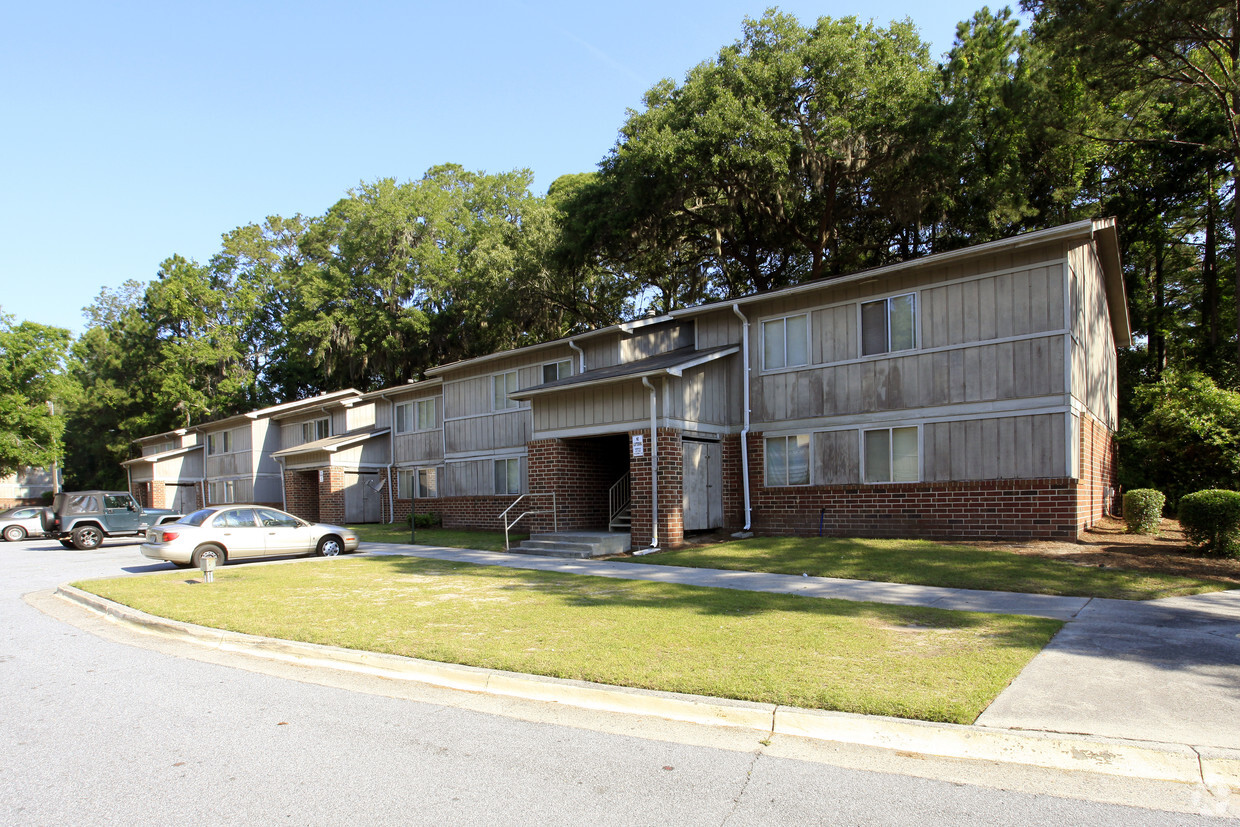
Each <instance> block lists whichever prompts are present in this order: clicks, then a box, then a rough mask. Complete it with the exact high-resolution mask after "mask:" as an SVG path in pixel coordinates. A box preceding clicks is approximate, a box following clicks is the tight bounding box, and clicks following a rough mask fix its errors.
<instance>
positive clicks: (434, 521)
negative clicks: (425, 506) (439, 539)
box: [405, 511, 441, 528]
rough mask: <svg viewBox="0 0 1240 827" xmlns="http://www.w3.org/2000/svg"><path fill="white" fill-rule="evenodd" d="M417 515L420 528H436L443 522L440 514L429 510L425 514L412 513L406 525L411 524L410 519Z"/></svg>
mask: <svg viewBox="0 0 1240 827" xmlns="http://www.w3.org/2000/svg"><path fill="white" fill-rule="evenodd" d="M415 517H416V519H417V521H418V523H417V527H418V528H435V527H436V526H438V525H439V524H440V522H441V520H440V519H439V515H438V514H436V513H435V512H433V511H428V512H426V513H425V514H416V515H415V514H410V515H409V519H407V520H405V525H411V522H410V521H411V520H413V519H415Z"/></svg>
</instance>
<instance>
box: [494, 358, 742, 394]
mask: <svg viewBox="0 0 1240 827" xmlns="http://www.w3.org/2000/svg"><path fill="white" fill-rule="evenodd" d="M740 349H741V346H740V345H723V346H721V347H715V348H710V349H708V350H695V349H693V348H681V349H679V350H673V351H669V352H667V353H660V354H658V355H656V356H648V357H646V358H645V359H638V360H637V361H634V362H625V363H624V364H620V365H611V366H608V367H605V368H595V369H594V370H588V371H586V372H585V373H579V374H577V375H576V376H569V377H566V378H564V379H557V380H556V381H554V382H544V383H543V384H541V385H535V386H533V387H531V388H524V389H522V390H519V391H517V392H516V393H510V394H508V396H509V398H511V399H531V398H533V397H536V396H546V395H548V394H553V393H558V392H560V391H567V390H579V389H581V388H590V387H595V386H597V385H608V384H613V383H615V382H626V381H629V380H632V379H642V378H649V377H651V376H681V375H683V374H684V372H685V371H687V370H689V369H691V368H695V367H697V366H699V365H704V364H706V363H707V362H713V361H715V360H716V359H722V358H724V357H726V356H731V355H732V354H733V353H739V352H740Z"/></svg>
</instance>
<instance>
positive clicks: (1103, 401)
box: [1069, 244, 1118, 428]
mask: <svg viewBox="0 0 1240 827" xmlns="http://www.w3.org/2000/svg"><path fill="white" fill-rule="evenodd" d="M1069 262H1070V274H1071V276H1070V278H1074V279H1075V281H1076V289H1077V291H1078V302H1077V307H1076V308H1075V309H1076V313H1074V314H1070V315H1072V316H1073V318H1072V320H1071V321H1072V343H1073V344H1072V396H1073V397H1074V398H1076V399H1077V400H1078V401H1080V402H1081V403H1082V404H1084V405H1085V407H1086V408H1087V409H1088V410H1089V412H1090V413H1092V414H1093V415H1094V416H1095V417H1096V418H1097V419H1098V420H1099V421H1101V422H1104V423H1106V424H1107V426H1108V427H1110V428H1115V427H1116V426H1117V425H1118V410H1117V407H1118V384H1117V382H1118V364H1117V356H1116V350H1115V332H1114V331H1113V330H1112V329H1111V318H1110V313H1109V308H1108V305H1107V299H1106V289H1105V285H1104V284H1103V276H1102V265H1101V263H1100V262H1099V261H1098V257H1097V255H1096V254H1095V253H1094V249H1093V247H1092V246H1091V245H1088V244H1085V245H1081V246H1079V247H1077V248H1075V249H1073V250H1072V253H1071V256H1070V257H1069ZM1069 289H1071V288H1069Z"/></svg>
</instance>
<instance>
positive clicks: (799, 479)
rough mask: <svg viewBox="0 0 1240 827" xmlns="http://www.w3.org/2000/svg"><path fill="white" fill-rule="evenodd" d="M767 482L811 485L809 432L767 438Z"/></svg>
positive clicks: (772, 483)
mask: <svg viewBox="0 0 1240 827" xmlns="http://www.w3.org/2000/svg"><path fill="white" fill-rule="evenodd" d="M766 484H767V485H768V486H778V485H809V434H796V435H794V436H773V437H768V438H767V440H766Z"/></svg>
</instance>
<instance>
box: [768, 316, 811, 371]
mask: <svg viewBox="0 0 1240 827" xmlns="http://www.w3.org/2000/svg"><path fill="white" fill-rule="evenodd" d="M762 364H763V366H764V367H765V368H766V369H767V370H775V369H777V368H791V367H797V366H799V365H807V364H809V316H808V315H806V314H804V313H803V314H801V315H799V316H785V317H784V318H782V319H771V320H770V321H766V322H763V323H762Z"/></svg>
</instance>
